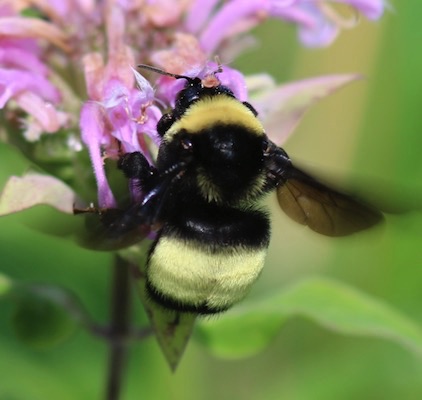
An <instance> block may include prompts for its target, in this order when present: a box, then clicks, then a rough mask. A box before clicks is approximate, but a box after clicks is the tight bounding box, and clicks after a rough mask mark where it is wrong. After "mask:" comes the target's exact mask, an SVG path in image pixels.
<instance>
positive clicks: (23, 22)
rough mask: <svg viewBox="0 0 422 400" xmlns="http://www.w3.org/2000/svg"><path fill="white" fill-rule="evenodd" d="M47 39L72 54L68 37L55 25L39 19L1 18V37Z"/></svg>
mask: <svg viewBox="0 0 422 400" xmlns="http://www.w3.org/2000/svg"><path fill="white" fill-rule="evenodd" d="M3 36H6V37H18V38H27V37H29V38H38V39H46V40H48V41H49V42H51V43H53V44H55V45H56V46H57V47H60V48H61V49H62V50H64V51H66V52H70V50H71V49H70V46H69V45H68V44H67V35H66V34H65V33H64V32H63V31H62V30H61V29H59V28H57V27H56V26H55V25H53V24H51V23H49V22H45V21H43V20H41V19H38V18H22V17H2V18H0V37H3Z"/></svg>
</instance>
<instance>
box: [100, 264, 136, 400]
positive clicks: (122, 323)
mask: <svg viewBox="0 0 422 400" xmlns="http://www.w3.org/2000/svg"><path fill="white" fill-rule="evenodd" d="M112 279H113V281H112V288H111V307H110V308H111V310H110V311H111V324H110V337H109V345H110V353H109V361H108V375H107V382H106V399H107V400H118V399H119V396H120V393H121V389H122V382H123V375H124V370H125V366H126V356H127V346H128V340H127V337H128V333H129V330H130V300H131V293H130V274H129V265H128V263H127V262H126V261H125V260H123V259H122V258H121V257H119V256H116V258H115V264H114V266H113V278H112Z"/></svg>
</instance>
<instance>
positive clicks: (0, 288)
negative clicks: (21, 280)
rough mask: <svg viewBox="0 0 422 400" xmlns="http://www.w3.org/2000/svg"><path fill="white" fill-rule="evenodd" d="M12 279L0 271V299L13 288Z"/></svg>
mask: <svg viewBox="0 0 422 400" xmlns="http://www.w3.org/2000/svg"><path fill="white" fill-rule="evenodd" d="M13 287H14V285H13V281H12V280H11V279H10V278H9V277H7V276H6V275H3V274H1V273H0V299H1V298H2V297H5V296H7V295H8V294H9V293H10V292H11V291H12V289H13Z"/></svg>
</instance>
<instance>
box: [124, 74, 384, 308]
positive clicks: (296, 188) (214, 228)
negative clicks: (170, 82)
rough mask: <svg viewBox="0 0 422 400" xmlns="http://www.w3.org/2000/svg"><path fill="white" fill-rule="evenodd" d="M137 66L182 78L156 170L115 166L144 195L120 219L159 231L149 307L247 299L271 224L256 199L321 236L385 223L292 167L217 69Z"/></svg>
mask: <svg viewBox="0 0 422 400" xmlns="http://www.w3.org/2000/svg"><path fill="white" fill-rule="evenodd" d="M141 67H142V68H148V69H150V70H152V71H155V72H158V73H161V74H164V75H168V76H172V77H174V78H175V79H184V80H185V81H186V85H185V87H184V89H182V90H181V91H180V92H179V93H178V95H177V98H176V102H175V107H174V109H172V110H171V111H170V112H168V113H167V114H164V115H163V116H162V118H161V119H160V121H159V122H158V125H157V131H158V133H159V134H160V135H161V137H162V142H161V145H160V147H159V150H158V156H157V160H156V166H151V165H150V164H149V163H148V161H147V160H146V158H145V157H144V156H143V155H142V154H141V153H139V152H134V153H128V154H125V155H123V156H122V157H121V158H120V160H119V162H118V167H119V168H120V169H121V170H122V171H123V172H124V174H125V175H126V177H127V178H129V179H134V180H136V181H138V182H139V185H140V187H141V188H142V192H143V193H144V197H143V199H142V200H141V201H140V202H139V203H137V204H135V205H133V206H132V207H131V209H130V211H128V213H127V214H126V216H125V219H126V221H127V222H128V224H129V225H131V226H134V225H136V224H149V225H151V226H154V225H155V226H159V230H158V232H157V237H156V239H155V241H154V243H153V244H152V246H151V249H150V252H149V256H148V261H147V268H146V271H147V273H146V279H147V285H146V287H147V291H148V294H149V296H150V297H151V298H152V299H153V301H155V302H157V303H159V304H161V305H162V306H164V307H165V308H167V309H172V310H176V311H181V312H194V313H199V314H214V313H219V312H222V311H225V310H227V309H228V308H230V307H231V306H232V305H233V304H235V303H237V302H238V301H240V300H241V299H242V298H244V297H245V296H246V294H247V293H248V291H249V289H250V288H251V285H252V284H253V283H254V282H255V281H256V279H257V278H258V276H259V274H260V272H261V270H262V268H263V265H264V260H265V256H266V252H267V248H268V245H269V240H270V219H269V216H268V213H267V211H264V210H262V208H261V207H260V206H258V202H259V200H260V199H261V198H262V197H263V196H264V195H265V194H267V193H269V192H271V191H273V190H276V192H277V197H278V202H279V204H280V207H281V208H282V209H283V210H284V212H285V213H286V214H287V215H288V216H289V217H291V218H292V219H293V220H295V221H297V222H299V223H301V224H304V225H307V226H309V227H310V228H311V229H312V230H314V231H316V232H319V233H321V234H323V235H328V236H342V235H348V234H351V233H354V232H357V231H360V230H363V229H366V228H369V227H371V226H372V225H374V224H376V223H378V222H379V221H381V219H382V214H381V213H380V212H378V211H377V210H374V209H372V208H371V207H369V206H366V205H364V204H362V203H360V202H359V201H357V200H355V199H352V198H350V197H348V196H346V195H344V194H341V193H339V192H337V191H335V190H333V189H330V188H329V187H327V186H325V185H324V184H322V183H320V182H318V181H317V180H315V179H314V178H312V177H311V176H309V175H308V174H306V173H304V172H302V171H301V170H300V169H298V168H296V167H295V166H294V165H293V164H292V161H291V160H290V158H289V156H288V155H287V153H286V152H285V151H284V150H283V149H282V148H280V147H278V146H277V145H275V144H274V143H273V142H272V141H271V140H270V139H269V138H268V137H267V135H266V134H265V130H264V127H263V126H262V124H261V122H260V121H259V119H258V118H257V112H256V110H255V109H254V108H253V106H252V105H251V104H249V103H247V102H242V101H239V100H238V99H237V98H236V96H235V95H234V93H233V92H232V90H230V89H229V88H228V87H226V86H223V85H222V84H221V83H220V82H219V80H218V79H217V77H216V74H217V73H218V72H221V71H220V70H219V71H216V72H215V73H214V74H213V77H214V78H215V79H214V80H213V79H211V80H210V79H208V80H207V81H204V80H201V79H200V78H198V77H196V78H191V77H187V76H183V75H176V74H170V73H167V72H164V71H161V70H158V69H155V68H153V67H149V66H141ZM210 82H211V83H210ZM129 221H130V222H129Z"/></svg>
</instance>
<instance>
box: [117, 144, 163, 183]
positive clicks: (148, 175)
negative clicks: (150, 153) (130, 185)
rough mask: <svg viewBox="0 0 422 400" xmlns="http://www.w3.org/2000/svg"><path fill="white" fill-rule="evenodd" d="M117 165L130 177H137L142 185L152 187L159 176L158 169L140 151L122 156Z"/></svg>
mask: <svg viewBox="0 0 422 400" xmlns="http://www.w3.org/2000/svg"><path fill="white" fill-rule="evenodd" d="M117 167H118V168H119V169H121V170H122V171H123V173H124V174H125V176H126V177H127V178H128V179H136V180H137V181H138V182H139V184H140V185H141V186H142V187H150V186H151V184H153V182H154V181H155V179H156V176H157V169H156V168H155V167H153V166H152V165H150V164H149V162H148V161H147V159H146V158H145V156H144V155H143V154H141V153H140V152H139V151H136V152H134V153H126V154H124V155H123V156H121V157H120V158H119V161H118V162H117Z"/></svg>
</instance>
